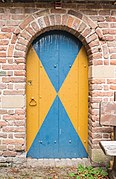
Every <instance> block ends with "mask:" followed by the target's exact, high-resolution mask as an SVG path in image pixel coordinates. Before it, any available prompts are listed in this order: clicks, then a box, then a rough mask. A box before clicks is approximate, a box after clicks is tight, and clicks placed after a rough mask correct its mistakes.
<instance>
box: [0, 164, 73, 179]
mask: <svg viewBox="0 0 116 179" xmlns="http://www.w3.org/2000/svg"><path fill="white" fill-rule="evenodd" d="M73 171H74V172H76V168H75V167H37V168H31V167H30V168H24V167H23V168H17V167H6V168H4V167H1V168H0V179H16V178H17V179H44V178H45V179H68V178H70V177H69V173H70V172H73Z"/></svg>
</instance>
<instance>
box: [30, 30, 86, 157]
mask: <svg viewBox="0 0 116 179" xmlns="http://www.w3.org/2000/svg"><path fill="white" fill-rule="evenodd" d="M26 71H27V86H26V96H27V157H32V158H82V157H87V145H88V61H87V55H86V53H85V50H84V47H83V45H82V43H81V42H80V41H79V40H78V39H77V38H76V37H74V36H73V35H71V34H69V33H68V32H64V31H49V32H46V33H44V34H42V35H40V36H39V37H38V38H37V39H36V40H34V42H33V43H32V45H31V47H30V49H29V52H28V55H27V68H26Z"/></svg>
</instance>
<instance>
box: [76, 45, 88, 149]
mask: <svg viewBox="0 0 116 179" xmlns="http://www.w3.org/2000/svg"><path fill="white" fill-rule="evenodd" d="M78 62H79V69H78V72H79V75H78V78H79V84H78V88H79V95H78V98H79V99H78V100H79V101H78V102H79V105H78V107H79V115H78V120H79V129H78V134H79V136H80V137H81V140H82V141H83V145H84V146H85V148H86V150H87V151H88V59H87V54H86V52H85V49H84V47H82V48H81V50H80V52H79V55H78Z"/></svg>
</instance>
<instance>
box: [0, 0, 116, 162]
mask: <svg viewBox="0 0 116 179" xmlns="http://www.w3.org/2000/svg"><path fill="white" fill-rule="evenodd" d="M52 29H62V30H66V31H68V32H70V33H72V34H74V35H75V36H76V37H78V38H79V39H80V40H81V41H82V43H83V44H84V46H85V48H86V51H87V55H88V63H89V94H88V100H89V114H88V118H89V124H88V128H89V139H88V146H89V156H90V158H91V159H92V160H93V161H99V160H102V159H103V160H104V156H103V154H102V152H101V150H100V147H99V141H101V140H108V139H110V135H111V131H112V129H111V128H109V127H107V126H102V127H101V126H100V125H99V102H100V101H103V102H110V101H113V100H114V91H116V5H110V4H108V5H107V4H105V5H103V4H102V5H101V4H97V5H95V4H92V3H91V4H87V3H85V4H84V3H83V4H81V3H79V4H78V3H76V4H74V3H72V4H70V3H64V4H62V9H59V10H57V9H54V5H53V4H52V3H47V4H46V3H43V4H42V3H33V4H31V3H30V4H26V3H25V4H18V3H17V4H15V3H13V4H5V3H1V4H0V126H1V127H0V156H1V159H4V158H5V157H19V156H20V155H21V154H24V153H25V151H26V101H25V99H26V95H25V82H26V71H25V67H26V53H27V51H28V48H29V46H30V44H31V43H32V41H33V40H34V39H35V38H36V36H38V35H39V34H41V33H43V32H45V31H48V30H52ZM98 154H99V155H98ZM102 157H103V158H102Z"/></svg>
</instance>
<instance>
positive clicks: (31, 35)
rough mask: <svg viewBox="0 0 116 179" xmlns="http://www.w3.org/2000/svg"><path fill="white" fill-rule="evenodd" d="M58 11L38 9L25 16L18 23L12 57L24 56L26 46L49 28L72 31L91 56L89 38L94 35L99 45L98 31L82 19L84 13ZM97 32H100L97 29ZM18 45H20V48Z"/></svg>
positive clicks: (26, 49)
mask: <svg viewBox="0 0 116 179" xmlns="http://www.w3.org/2000/svg"><path fill="white" fill-rule="evenodd" d="M58 12H59V11H57V12H54V11H53V10H49V9H47V10H43V11H39V12H36V13H34V14H32V15H30V16H29V17H27V18H26V19H25V20H24V21H23V22H22V23H21V24H20V25H19V29H20V30H19V34H18V39H17V41H16V43H15V48H14V53H13V56H14V58H26V54H27V51H28V48H29V46H30V44H31V43H32V41H33V40H34V39H35V38H36V37H37V36H38V35H40V34H42V33H43V32H46V31H49V30H65V31H68V32H70V33H72V34H73V35H75V36H76V37H77V38H79V39H80V40H81V41H82V43H83V44H84V46H85V48H86V50H87V54H88V56H91V58H92V54H93V50H92V48H93V47H94V45H93V46H91V45H90V43H91V40H90V39H91V38H92V37H93V36H94V40H95V41H96V43H97V44H98V46H100V43H99V38H98V33H96V31H95V30H93V29H92V28H91V27H90V26H89V25H88V24H87V23H86V22H85V20H83V19H86V18H85V15H83V14H82V13H80V12H76V11H74V10H68V11H62V12H63V13H58ZM64 12H65V13H64ZM96 29H97V28H96ZM98 32H99V33H100V31H99V29H98ZM20 46H22V47H21V48H20ZM99 49H100V47H99Z"/></svg>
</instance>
